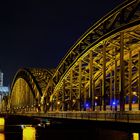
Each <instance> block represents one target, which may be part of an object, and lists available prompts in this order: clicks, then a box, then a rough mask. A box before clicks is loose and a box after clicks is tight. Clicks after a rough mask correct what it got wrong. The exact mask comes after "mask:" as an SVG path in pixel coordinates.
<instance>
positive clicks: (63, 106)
mask: <svg viewBox="0 0 140 140" xmlns="http://www.w3.org/2000/svg"><path fill="white" fill-rule="evenodd" d="M65 86H66V85H65V79H64V80H63V91H62V111H65Z"/></svg>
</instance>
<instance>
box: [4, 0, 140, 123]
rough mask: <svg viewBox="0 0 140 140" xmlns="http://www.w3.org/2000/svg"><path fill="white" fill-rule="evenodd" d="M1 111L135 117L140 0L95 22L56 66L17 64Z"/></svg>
mask: <svg viewBox="0 0 140 140" xmlns="http://www.w3.org/2000/svg"><path fill="white" fill-rule="evenodd" d="M1 111H2V112H8V113H19V114H22V113H23V114H25V113H26V114H27V115H29V114H30V115H33V114H38V115H40V112H41V114H42V115H44V114H46V116H47V115H50V116H51V115H52V116H55V114H57V113H56V112H59V114H57V116H58V117H65V115H66V114H68V115H70V114H69V113H68V112H73V113H72V116H73V117H76V115H78V116H77V117H79V116H80V117H81V116H82V117H84V116H87V117H89V118H90V116H92V117H91V118H92V119H93V118H94V119H98V118H103V116H104V117H105V118H106V119H117V118H118V120H121V119H124V120H125V119H126V120H128V119H129V120H130V119H131V120H134V118H135V119H136V117H137V115H136V116H134V115H130V114H135V113H138V114H139V111H140V0H133V1H131V0H127V1H126V2H124V3H122V4H121V5H119V6H118V7H116V8H115V9H114V10H113V11H111V12H110V13H109V14H107V15H106V16H104V17H103V18H101V19H100V20H99V21H98V22H96V23H95V24H94V25H93V26H92V27H91V28H90V29H89V30H88V31H87V32H85V34H83V35H82V37H81V38H79V40H77V42H76V43H75V44H74V45H73V46H72V47H71V49H70V50H69V51H68V53H67V54H66V55H65V57H64V58H63V59H62V60H61V62H60V64H59V65H58V67H57V68H56V69H55V70H53V71H49V70H46V69H39V68H23V69H19V70H18V71H17V73H16V75H15V77H14V79H13V82H12V86H11V93H10V95H9V96H7V98H5V99H4V100H3V101H2V103H1ZM102 111H104V113H105V114H104V115H103V116H102V115H101V113H99V112H102ZM116 111H118V112H116ZM126 111H128V112H129V113H128V114H127V112H126ZM134 111H135V112H134ZM21 112H22V113H21ZM74 112H80V113H76V114H75V113H74ZM87 112H90V113H87ZM96 112H98V114H97V113H96ZM108 112H110V113H108ZM114 112H115V113H114ZM120 112H121V115H119V114H120ZM122 112H123V114H122ZM106 113H107V114H108V115H107V114H106ZM87 114H88V115H89V116H88V115H87ZM115 114H116V115H115ZM126 114H127V115H126ZM61 115H62V116H61ZM96 115H99V116H100V117H98V118H97V116H96ZM44 116H45V115H44ZM101 116H102V117H101ZM119 116H120V118H119ZM132 116H133V117H132ZM80 117H79V118H80ZM115 117H116V118H115ZM105 118H104V119H105ZM137 120H139V121H140V117H137Z"/></svg>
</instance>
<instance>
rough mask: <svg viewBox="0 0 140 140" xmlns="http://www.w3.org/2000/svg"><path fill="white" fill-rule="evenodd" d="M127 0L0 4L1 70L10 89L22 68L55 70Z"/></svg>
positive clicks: (28, 0)
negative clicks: (90, 30)
mask: <svg viewBox="0 0 140 140" xmlns="http://www.w3.org/2000/svg"><path fill="white" fill-rule="evenodd" d="M122 2H124V0H65V1H64V0H62V1H61V0H44V1H41V0H32V1H31V0H17V1H15V0H9V1H7V0H4V1H1V2H0V52H1V54H0V69H1V70H2V72H3V73H4V85H5V86H9V85H11V82H12V79H13V77H14V75H15V73H16V72H17V70H18V69H19V68H24V67H40V68H48V69H51V68H55V67H57V65H58V64H59V62H60V61H61V59H62V58H63V57H64V55H65V54H66V52H67V51H68V50H69V49H70V48H71V46H72V45H73V44H74V43H75V41H76V40H77V39H78V38H79V37H80V36H81V35H82V34H83V33H84V32H85V31H86V30H87V29H88V28H89V27H90V26H91V25H93V24H94V23H95V22H96V21H98V20H99V19H100V18H101V17H103V16H104V15H106V14H107V13H108V12H109V11H110V10H112V9H114V8H115V7H116V6H117V5H118V4H120V3H122Z"/></svg>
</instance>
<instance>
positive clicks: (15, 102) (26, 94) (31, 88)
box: [10, 68, 52, 108]
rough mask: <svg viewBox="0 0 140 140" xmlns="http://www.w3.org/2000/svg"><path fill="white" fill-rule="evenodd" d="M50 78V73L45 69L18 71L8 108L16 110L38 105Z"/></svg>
mask: <svg viewBox="0 0 140 140" xmlns="http://www.w3.org/2000/svg"><path fill="white" fill-rule="evenodd" d="M51 77H52V73H51V72H50V71H48V70H46V69H40V68H26V69H25V68H24V69H20V70H19V71H18V72H17V73H16V75H15V78H14V80H13V83H12V87H11V94H10V96H11V97H10V106H11V107H12V108H17V107H21V106H22V107H23V106H24V107H25V106H35V105H37V104H39V103H40V100H41V97H42V95H43V92H44V89H45V88H46V85H47V83H48V81H49V80H50V79H51Z"/></svg>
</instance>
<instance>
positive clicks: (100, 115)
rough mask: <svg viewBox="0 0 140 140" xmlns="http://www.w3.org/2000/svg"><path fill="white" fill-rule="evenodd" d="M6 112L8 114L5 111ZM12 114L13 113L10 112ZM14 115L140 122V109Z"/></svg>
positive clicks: (28, 112)
mask: <svg viewBox="0 0 140 140" xmlns="http://www.w3.org/2000/svg"><path fill="white" fill-rule="evenodd" d="M5 114H7V113H6V112H5ZM9 114H11V113H9ZM12 115H24V116H35V117H48V118H65V119H83V120H97V121H116V122H136V123H137V122H139V123H140V111H124V112H119V111H116V112H106V111H100V112H96V111H95V112H87V111H81V112H80V111H65V112H61V111H59V112H58V111H52V112H46V113H43V112H36V111H27V112H14V113H12Z"/></svg>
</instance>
